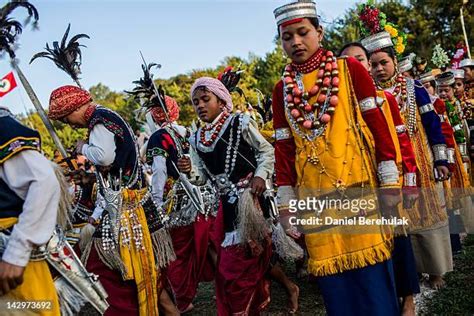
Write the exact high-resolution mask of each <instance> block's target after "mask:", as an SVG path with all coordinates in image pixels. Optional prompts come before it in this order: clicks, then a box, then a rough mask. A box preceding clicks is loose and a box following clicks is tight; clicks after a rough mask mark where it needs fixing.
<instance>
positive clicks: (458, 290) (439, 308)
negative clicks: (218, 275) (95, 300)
mask: <svg viewBox="0 0 474 316" xmlns="http://www.w3.org/2000/svg"><path fill="white" fill-rule="evenodd" d="M454 264H455V267H454V269H455V270H454V271H453V272H451V273H448V274H447V275H446V276H445V280H446V287H445V288H443V289H441V290H440V291H438V292H436V293H435V294H434V295H433V296H432V297H431V298H430V299H429V301H427V302H425V303H424V304H423V305H425V306H426V307H425V308H424V310H423V311H422V312H421V313H420V315H474V235H470V236H468V237H467V238H466V240H465V241H464V245H463V252H462V253H461V254H460V255H457V256H456V257H455V258H454ZM285 270H286V273H287V275H288V277H289V278H290V279H292V280H293V281H294V282H295V283H296V284H297V285H298V286H299V288H300V300H299V304H300V307H299V312H298V313H297V315H302V316H318V315H324V313H325V310H324V305H323V301H322V298H321V295H319V290H318V287H317V286H316V284H315V283H314V282H312V281H310V280H309V279H308V278H303V279H297V278H296V276H295V273H294V267H293V266H292V265H286V266H285ZM194 306H195V308H194V310H193V311H192V312H190V313H188V314H186V315H189V316H206V315H212V316H213V315H216V305H215V300H214V284H213V283H202V284H200V286H199V289H198V294H197V297H196V299H195V300H194ZM286 306H287V296H286V292H285V291H284V289H283V287H282V286H280V285H279V284H277V283H276V282H272V301H271V303H270V305H269V307H268V309H267V310H266V312H265V313H264V315H267V316H270V315H271V316H274V315H275V316H281V315H286V313H285V310H286ZM81 315H84V316H85V315H87V316H89V315H98V314H97V313H96V312H95V311H94V310H93V308H92V307H90V306H87V307H85V308H84V309H83V310H82V311H81Z"/></svg>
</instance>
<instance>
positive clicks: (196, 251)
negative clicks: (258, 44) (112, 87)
mask: <svg viewBox="0 0 474 316" xmlns="http://www.w3.org/2000/svg"><path fill="white" fill-rule="evenodd" d="M274 15H275V19H276V25H277V30H278V35H279V38H280V40H281V45H282V47H283V50H284V52H285V53H286V55H287V56H288V58H289V59H290V60H291V61H290V62H289V63H288V64H287V65H286V66H285V68H284V69H282V76H281V80H280V81H278V82H276V83H275V87H274V90H273V96H272V124H273V130H272V132H271V133H267V132H266V131H263V130H262V124H258V122H256V121H255V120H253V119H252V118H251V116H250V115H248V113H241V112H239V111H235V109H234V105H233V101H232V96H231V93H232V92H231V91H230V90H232V89H229V86H228V85H226V82H225V80H222V76H220V79H217V78H211V77H201V78H199V79H197V80H196V81H195V82H194V84H193V85H192V87H191V90H190V91H189V93H190V99H191V101H192V105H193V107H194V110H195V113H196V115H197V117H198V119H199V124H198V127H196V128H195V129H190V128H189V127H184V126H182V125H180V124H178V120H179V112H180V106H179V105H178V104H177V102H176V101H175V100H174V99H173V98H171V97H169V96H167V95H163V94H161V93H160V92H159V91H158V90H157V89H156V88H155V87H154V85H153V84H151V86H149V87H148V88H149V90H150V91H151V92H150V94H145V95H146V96H143V95H142V96H141V97H142V98H146V100H144V101H145V102H143V103H146V104H148V105H149V106H148V107H147V111H148V112H149V115H150V116H151V118H152V122H151V124H149V125H148V126H147V128H146V129H143V130H138V131H135V132H134V131H133V130H132V129H131V127H130V125H129V123H128V122H126V121H125V120H124V119H123V118H122V117H121V116H120V115H119V114H118V113H116V112H114V111H113V110H111V109H108V108H106V107H103V106H101V105H99V104H97V103H96V102H95V101H94V100H93V99H92V97H91V94H90V93H89V92H88V91H87V90H85V89H83V88H81V87H78V86H73V85H67V86H61V87H59V88H57V89H55V90H54V91H53V92H52V93H51V97H50V102H49V111H48V117H49V119H51V120H54V121H60V122H62V123H64V124H69V125H70V126H72V127H73V128H84V129H87V138H86V139H85V140H79V141H78V142H77V144H76V146H75V147H74V149H73V155H72V156H73V157H74V159H72V160H68V163H65V160H64V158H66V157H61V155H60V154H59V153H58V155H57V157H55V159H54V160H55V161H56V162H58V163H59V164H60V167H61V168H62V169H57V168H56V170H55V167H54V166H52V164H51V163H50V162H48V160H47V159H46V158H45V156H43V155H42V152H41V141H40V135H39V133H38V132H37V131H34V130H32V129H30V128H28V127H26V126H24V125H22V124H21V123H20V122H19V121H18V120H16V119H15V117H14V116H13V115H12V114H11V112H9V111H8V109H5V108H0V209H1V212H0V214H1V216H0V254H1V259H2V260H1V261H0V303H1V302H3V303H5V302H17V301H45V300H47V301H51V302H52V306H51V308H50V309H48V310H46V309H44V310H42V309H38V310H36V311H37V312H39V313H44V314H45V315H46V314H48V315H56V314H60V313H63V314H68V313H71V314H74V313H77V312H79V310H80V308H81V306H82V305H83V304H80V303H76V299H77V297H81V293H80V292H81V291H78V290H77V288H75V289H76V291H71V293H69V294H68V293H66V292H65V291H60V290H59V289H58V282H57V279H56V274H57V273H55V272H54V271H51V272H50V270H49V268H48V264H47V261H45V257H48V255H47V254H45V252H47V251H48V249H49V247H47V248H46V250H45V249H44V247H42V245H44V244H47V243H48V240H49V239H50V237H51V235H52V233H53V231H54V230H55V225H56V224H57V223H56V219H57V218H58V215H57V214H58V212H59V211H58V205H61V204H64V203H66V204H67V201H66V202H65V201H63V200H69V202H70V203H71V206H70V207H69V209H68V211H67V212H68V214H67V216H68V217H69V224H68V225H65V226H64V227H63V230H64V236H65V238H66V239H67V242H68V243H69V244H70V245H71V247H73V248H72V249H73V251H74V253H75V254H77V256H78V258H80V261H81V262H82V264H83V265H84V268H85V270H87V271H88V272H87V273H90V275H93V276H95V277H96V278H97V280H98V282H100V284H101V286H103V289H104V290H105V292H106V294H107V295H105V296H104V297H103V299H104V300H105V299H106V302H107V303H106V306H107V308H105V309H104V310H102V311H101V312H105V314H107V315H141V316H145V315H146V316H148V315H158V314H159V313H163V314H165V315H179V314H184V313H187V312H191V311H192V310H193V308H194V306H193V300H194V299H195V297H196V295H197V289H198V285H199V283H201V282H213V283H214V286H215V300H216V309H217V310H216V314H217V315H220V316H225V315H229V316H230V315H259V314H260V313H261V312H262V311H264V310H265V308H266V307H268V305H269V304H271V296H270V282H271V281H276V282H278V283H280V284H281V285H282V286H283V287H284V288H285V290H286V292H287V297H288V304H287V310H286V312H288V313H289V314H295V313H297V312H298V311H299V307H298V299H299V297H300V296H302V295H304V296H310V295H315V294H314V293H304V292H300V290H299V288H298V286H297V285H296V284H295V283H294V282H293V281H292V280H291V279H290V278H288V276H287V275H286V272H285V270H284V268H283V265H282V264H281V263H282V262H284V261H286V260H290V261H293V262H296V266H297V268H298V269H302V267H303V266H304V267H307V271H308V273H309V274H311V275H313V278H312V280H314V281H315V282H316V283H317V285H318V288H319V289H320V293H321V295H322V297H323V300H324V304H325V308H326V312H327V314H329V315H415V310H416V306H415V300H414V297H415V296H416V295H417V294H418V293H420V282H421V279H420V278H421V276H422V275H427V276H428V282H429V284H430V286H431V287H433V288H434V289H439V288H442V287H443V286H444V281H443V275H444V274H445V273H447V272H450V271H452V270H453V255H455V254H456V253H457V252H459V251H461V249H462V238H463V237H464V236H465V234H466V233H472V231H473V229H474V225H473V218H474V215H473V214H471V213H472V212H474V209H473V207H472V199H471V198H472V196H471V183H472V182H471V181H472V176H473V174H474V173H473V172H472V168H473V165H472V163H471V162H472V161H474V116H473V115H474V114H473V113H472V111H473V108H474V60H473V59H469V58H466V59H464V60H462V61H461V62H460V63H459V65H457V66H458V67H457V68H452V67H446V69H433V70H429V71H428V69H423V71H419V69H417V67H416V65H415V64H414V59H413V58H412V56H410V57H408V58H404V57H403V55H402V54H403V49H402V48H403V47H401V46H403V43H402V42H400V40H399V39H398V38H399V37H398V36H397V34H398V31H397V30H396V29H395V27H396V26H395V25H393V24H386V25H384V23H382V22H380V21H379V20H378V19H379V15H381V12H379V11H378V9H376V8H375V7H373V6H371V5H365V6H363V7H362V8H361V10H360V16H359V19H360V20H361V21H362V22H363V23H361V28H362V29H363V30H362V31H361V34H364V38H362V39H361V40H360V41H359V42H353V43H347V45H345V46H344V47H340V49H339V51H337V52H335V51H334V52H333V51H330V50H326V49H324V48H323V47H322V45H321V42H322V40H323V29H322V27H321V25H320V23H319V20H318V15H317V11H316V4H315V3H313V2H311V1H297V2H292V3H289V4H286V5H283V6H281V7H278V8H276V9H275V11H274ZM374 19H375V20H377V21H379V22H377V23H373V21H374ZM394 30H395V31H394ZM165 89H166V87H165ZM265 126H267V125H265ZM71 162H73V168H71ZM71 169H72V170H71ZM58 170H60V171H61V170H62V172H58ZM65 183H66V185H65ZM65 197H67V198H65ZM274 197H275V198H274ZM310 198H318V199H320V200H323V199H326V200H327V199H342V200H343V199H350V200H351V201H355V200H357V201H359V202H360V201H362V200H363V201H366V202H367V201H374V203H375V204H374V206H375V210H372V209H370V210H369V209H358V210H357V212H356V213H354V212H353V211H352V210H348V211H347V210H342V209H341V207H327V208H325V209H324V210H322V211H320V212H317V214H316V215H315V212H313V210H311V209H305V208H301V207H298V209H297V211H296V212H295V209H294V205H296V204H297V203H296V204H295V201H302V200H307V199H310ZM359 204H360V205H362V204H361V203H359ZM369 204H370V203H369ZM314 216H316V217H318V218H323V219H324V218H338V219H346V220H347V219H348V218H353V217H355V216H356V217H366V218H368V219H374V220H375V219H381V218H386V217H403V218H406V219H407V221H408V225H385V224H383V225H375V224H374V225H371V226H370V227H362V226H361V225H359V226H357V225H355V226H353V225H324V224H322V225H314V224H311V225H297V224H295V217H296V218H298V219H300V220H301V219H309V218H312V217H314ZM38 253H40V254H38ZM41 253H43V255H42V256H41ZM300 272H301V275H304V272H302V271H300ZM69 281H70V282H72V283H74V280H72V281H71V280H69ZM55 287H56V289H55ZM73 287H74V286H73ZM83 296H84V295H82V297H83ZM77 300H79V299H77ZM79 301H80V300H79ZM85 301H87V300H84V302H85ZM5 304H6V303H5ZM93 306H96V305H94V304H93ZM11 311H12V310H8V312H11Z"/></svg>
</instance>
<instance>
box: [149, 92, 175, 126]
mask: <svg viewBox="0 0 474 316" xmlns="http://www.w3.org/2000/svg"><path fill="white" fill-rule="evenodd" d="M165 104H166V109H167V110H168V117H169V119H170V122H175V121H176V120H178V118H179V106H178V103H177V102H176V100H175V99H173V98H172V97H169V96H167V95H165ZM151 116H152V117H153V120H154V121H155V122H156V123H158V124H161V123H163V122H166V115H165V113H164V112H163V109H162V108H161V106H157V107H154V108H152V109H151Z"/></svg>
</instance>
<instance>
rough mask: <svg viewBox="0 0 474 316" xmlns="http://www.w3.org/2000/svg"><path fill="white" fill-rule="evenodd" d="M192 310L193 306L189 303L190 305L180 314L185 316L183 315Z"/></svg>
mask: <svg viewBox="0 0 474 316" xmlns="http://www.w3.org/2000/svg"><path fill="white" fill-rule="evenodd" d="M193 309H194V305H193V303H190V304H189V305H188V307H186V309H185V310H184V311H182V312H181V314H185V313H187V312H190V311H192V310H193Z"/></svg>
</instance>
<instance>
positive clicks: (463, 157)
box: [462, 156, 471, 162]
mask: <svg viewBox="0 0 474 316" xmlns="http://www.w3.org/2000/svg"><path fill="white" fill-rule="evenodd" d="M462 162H471V160H470V159H469V157H468V156H462Z"/></svg>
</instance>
